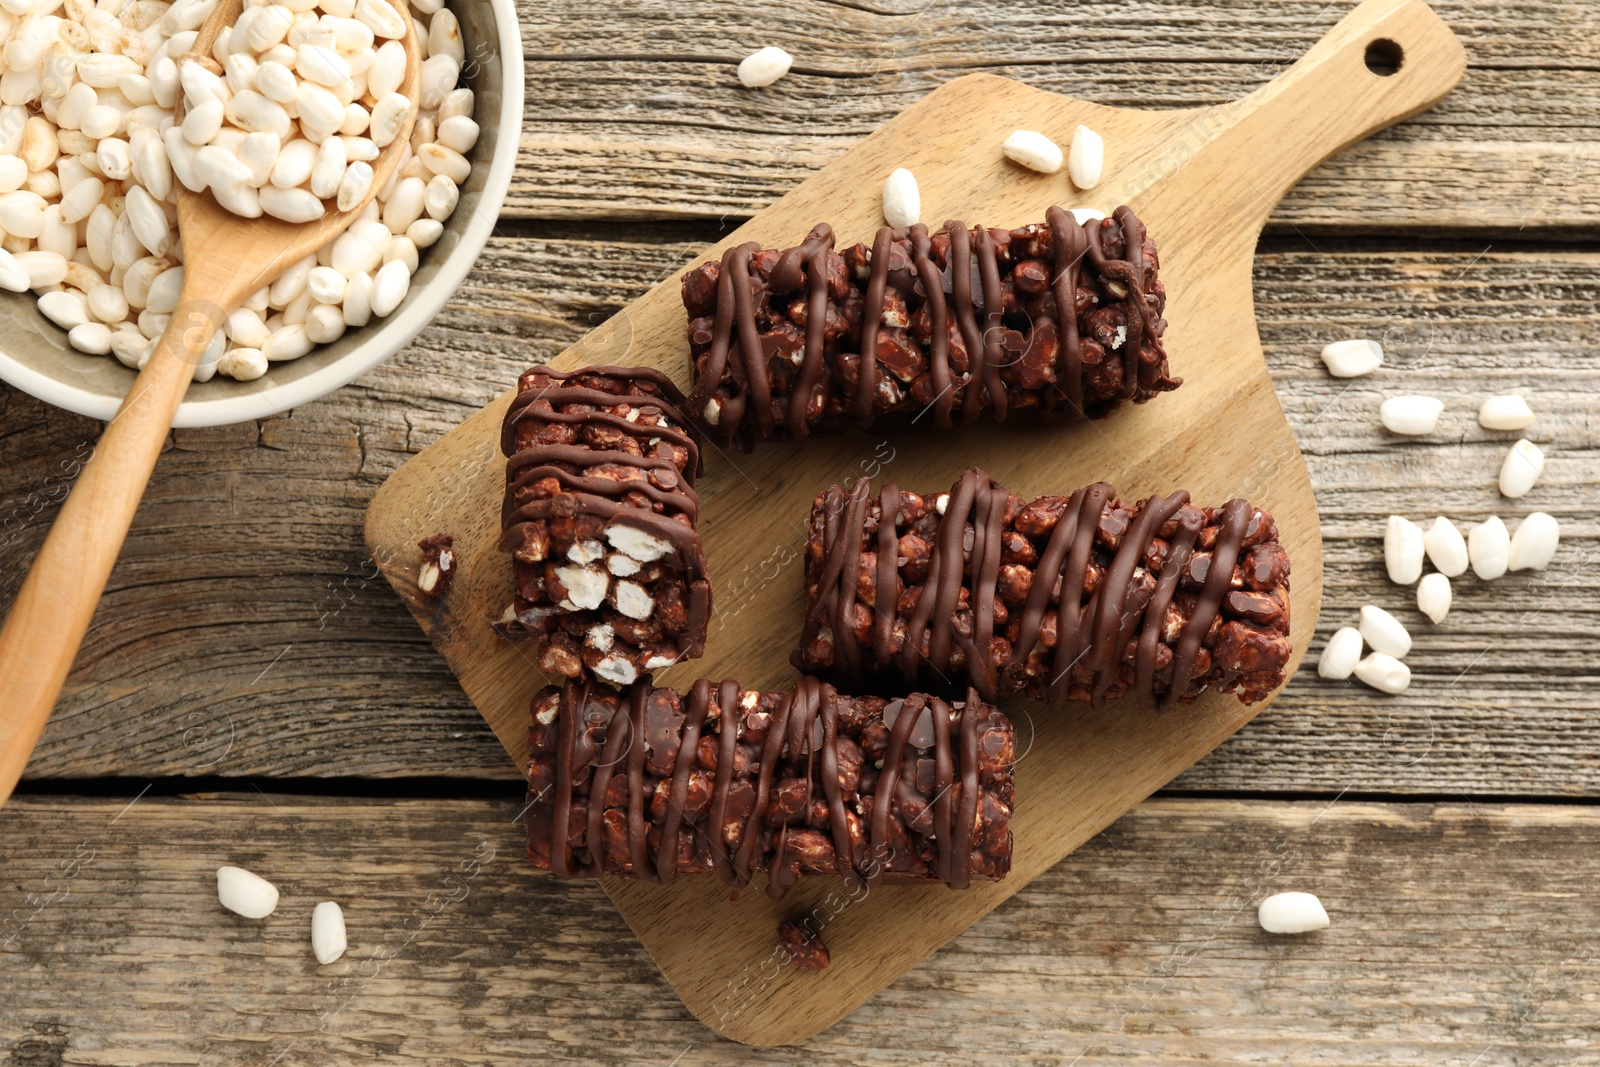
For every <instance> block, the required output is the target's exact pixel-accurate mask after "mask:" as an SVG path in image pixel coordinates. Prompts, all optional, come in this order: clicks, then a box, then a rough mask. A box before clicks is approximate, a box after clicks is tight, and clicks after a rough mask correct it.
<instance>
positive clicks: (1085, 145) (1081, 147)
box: [1067, 126, 1106, 189]
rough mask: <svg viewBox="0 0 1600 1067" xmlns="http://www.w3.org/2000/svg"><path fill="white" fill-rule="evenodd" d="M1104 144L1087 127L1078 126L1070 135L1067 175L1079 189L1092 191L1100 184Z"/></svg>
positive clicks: (1101, 139) (1103, 165) (1104, 154)
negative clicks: (1070, 143)
mask: <svg viewBox="0 0 1600 1067" xmlns="http://www.w3.org/2000/svg"><path fill="white" fill-rule="evenodd" d="M1105 158H1106V142H1105V140H1104V138H1102V137H1101V136H1100V135H1099V134H1098V133H1095V132H1094V131H1093V130H1091V129H1090V128H1089V127H1087V126H1079V127H1078V128H1077V129H1076V130H1074V131H1073V133H1072V146H1071V147H1070V148H1068V149H1067V174H1068V175H1069V176H1071V178H1072V184H1073V185H1076V186H1077V187H1078V188H1079V189H1093V188H1094V187H1095V186H1097V185H1099V184H1100V174H1101V172H1102V171H1103V170H1104V169H1105Z"/></svg>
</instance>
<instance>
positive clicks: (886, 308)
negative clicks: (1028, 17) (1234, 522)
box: [683, 207, 1181, 449]
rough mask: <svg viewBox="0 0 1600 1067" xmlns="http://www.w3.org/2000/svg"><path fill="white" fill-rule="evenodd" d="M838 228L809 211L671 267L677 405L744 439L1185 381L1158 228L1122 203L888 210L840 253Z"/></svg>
mask: <svg viewBox="0 0 1600 1067" xmlns="http://www.w3.org/2000/svg"><path fill="white" fill-rule="evenodd" d="M833 244H834V235H833V230H832V229H831V228H830V227H829V226H828V225H827V224H826V223H819V224H818V225H817V226H815V227H814V228H813V229H812V230H811V232H810V234H809V235H808V236H807V237H806V239H805V241H803V242H802V243H801V244H799V245H796V246H794V247H792V248H789V249H785V250H783V251H772V250H768V251H763V250H762V249H761V248H760V247H759V246H758V245H756V244H755V243H753V242H751V243H746V244H742V245H738V246H735V247H733V248H730V249H728V250H727V251H726V252H725V253H723V255H722V258H721V260H720V261H719V262H715V263H706V264H702V265H701V266H700V267H697V268H696V269H695V270H693V271H690V272H689V273H688V274H686V275H685V276H684V281H683V299H684V305H685V307H686V308H687V310H688V313H689V316H690V322H689V340H690V344H691V348H692V349H693V355H694V361H695V386H694V389H693V391H692V392H691V393H690V395H689V399H688V405H687V406H688V411H689V414H690V416H691V417H692V418H694V419H695V420H696V421H697V422H698V423H699V424H700V426H701V428H702V430H703V431H704V432H705V433H706V434H707V435H708V436H709V437H711V438H712V439H713V440H716V441H718V442H719V443H720V444H724V445H728V444H733V443H736V442H737V443H739V444H740V445H742V446H743V447H745V448H747V449H748V448H750V447H752V446H753V443H754V442H755V441H757V440H769V439H774V438H783V437H787V438H790V439H799V438H803V437H805V436H806V435H807V434H809V433H811V432H812V431H830V430H837V429H842V428H844V427H845V426H848V425H852V424H854V425H860V426H880V427H894V426H905V425H909V424H910V423H911V422H913V421H915V420H916V419H918V418H920V417H921V416H922V415H923V414H926V413H929V412H931V413H932V420H931V421H932V422H933V423H934V424H935V425H937V426H939V427H941V428H948V427H950V426H952V425H955V424H957V423H967V422H971V421H972V420H974V419H976V418H978V417H979V415H980V414H981V413H982V412H984V411H991V412H992V413H993V416H994V418H996V419H997V420H1003V419H1005V418H1006V417H1007V415H1008V414H1009V413H1010V412H1011V411H1012V410H1013V409H1021V408H1039V409H1043V410H1047V411H1048V410H1053V409H1055V408H1057V407H1062V406H1064V407H1065V408H1066V409H1067V410H1068V411H1069V412H1070V413H1071V414H1072V415H1074V416H1076V417H1099V416H1101V415H1104V414H1106V413H1108V412H1109V411H1110V410H1112V409H1113V408H1115V407H1117V406H1119V405H1120V404H1122V403H1123V402H1125V401H1133V402H1143V401H1145V400H1148V399H1149V398H1150V397H1152V396H1154V395H1156V394H1157V393H1159V392H1163V391H1166V390H1170V389H1175V388H1177V386H1178V385H1179V384H1180V382H1181V380H1180V379H1176V378H1171V377H1169V376H1168V374H1167V359H1166V352H1165V350H1164V349H1163V348H1162V345H1161V334H1162V332H1163V330H1164V328H1165V322H1164V320H1163V319H1162V318H1161V311H1162V309H1163V307H1164V306H1165V302H1166V299H1165V292H1164V290H1163V289H1162V287H1161V284H1160V282H1159V280H1158V279H1157V277H1156V273H1157V262H1156V251H1155V245H1154V243H1153V242H1151V241H1150V240H1149V237H1148V234H1147V233H1146V231H1145V228H1144V225H1143V223H1141V222H1140V221H1139V219H1138V217H1137V216H1136V215H1135V214H1134V213H1133V212H1132V211H1131V210H1129V209H1128V208H1126V207H1122V208H1118V209H1117V211H1116V214H1115V216H1114V217H1113V218H1111V219H1103V220H1095V221H1090V222H1086V223H1082V224H1080V223H1078V222H1077V221H1075V220H1074V219H1073V217H1072V216H1071V215H1070V214H1068V213H1067V212H1066V211H1063V210H1062V209H1061V208H1059V207H1052V208H1050V210H1049V211H1048V212H1047V214H1046V221H1045V223H1044V224H1043V225H1032V226H1026V227H1023V228H1021V229H1018V230H995V229H988V228H985V227H981V226H980V227H974V228H971V229H969V228H968V227H967V226H966V225H965V224H964V223H961V222H954V221H952V222H947V223H946V224H945V225H944V227H943V228H942V229H940V230H937V231H933V232H930V231H929V230H928V228H927V227H926V226H922V225H920V224H919V225H917V226H913V227H911V228H910V229H909V230H894V229H890V228H889V227H887V226H885V227H883V228H881V229H879V230H878V232H877V235H876V236H875V237H874V239H873V242H872V245H871V247H870V250H869V248H868V246H866V245H864V244H858V245H856V246H854V247H853V248H851V249H848V250H846V252H845V254H844V255H843V256H840V255H836V254H835V253H834V252H833ZM1061 308H1067V309H1069V312H1068V313H1067V314H1062V313H1061V312H1060V310H1059V309H1061ZM1118 352H1120V358H1117V357H1116V356H1115V353H1118Z"/></svg>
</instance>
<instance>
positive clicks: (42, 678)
mask: <svg viewBox="0 0 1600 1067" xmlns="http://www.w3.org/2000/svg"><path fill="white" fill-rule="evenodd" d="M390 3H392V4H393V5H394V7H395V8H396V9H397V10H398V11H399V12H400V13H401V14H402V15H404V16H405V23H406V35H405V37H404V38H403V44H404V46H405V50H406V76H405V80H404V81H403V82H402V83H401V86H400V90H399V91H400V92H401V93H402V94H404V95H405V96H406V97H407V98H408V99H410V100H411V101H412V106H411V109H410V111H409V112H408V114H407V115H406V117H405V120H404V122H403V123H402V125H401V128H400V132H399V134H398V136H396V137H395V139H394V141H392V142H391V143H390V144H389V145H388V146H387V147H386V148H384V150H383V152H382V153H381V154H380V155H379V156H378V158H377V159H376V160H374V161H373V163H372V175H373V176H372V187H371V188H370V189H369V190H368V191H367V196H366V198H365V199H363V200H362V202H361V203H360V204H359V205H357V206H356V207H355V208H354V209H353V210H351V211H348V212H330V213H328V214H326V215H324V216H323V217H322V218H320V219H317V220H315V221H313V222H308V223H289V222H283V221H281V220H278V219H274V218H270V217H262V218H257V219H245V218H240V217H239V216H237V215H234V214H232V213H231V212H229V211H227V210H226V209H224V208H223V207H222V206H221V205H219V204H218V203H217V202H216V200H215V199H214V198H213V197H212V196H211V194H210V193H209V192H205V193H195V192H190V191H189V190H188V189H186V188H184V187H183V184H182V183H181V182H180V183H177V190H178V232H179V236H180V238H181V240H182V242H183V271H184V273H183V292H182V294H181V295H180V297H179V300H178V307H177V310H176V311H175V312H174V313H173V315H172V321H171V323H170V324H169V325H168V327H167V330H166V332H165V333H163V334H162V335H161V338H160V340H158V341H157V342H156V346H155V349H154V351H152V353H151V355H150V358H149V360H148V361H147V362H146V363H145V366H144V369H143V370H141V371H140V372H139V377H138V379H137V380H136V381H135V382H134V383H133V388H132V389H130V390H129V391H128V395H127V398H126V399H124V400H123V402H122V406H121V407H120V408H118V409H117V414H116V415H115V416H114V417H113V418H112V420H111V421H110V422H109V423H107V424H106V428H105V432H104V433H102V434H101V436H100V443H99V445H98V446H97V447H96V448H95V451H94V455H93V456H91V457H90V459H89V462H88V463H87V464H86V465H85V466H84V468H83V471H82V472H81V473H80V474H79V476H78V480H77V483H76V484H75V485H74V486H73V488H72V492H71V494H70V495H69V496H68V497H67V499H66V502H65V503H64V504H62V506H61V513H60V514H59V515H58V516H57V517H56V521H55V525H54V526H53V527H52V528H51V530H50V534H49V536H48V537H46V538H45V542H44V546H43V547H42V548H40V549H39V554H38V556H37V557H36V558H35V559H34V561H33V568H32V570H30V571H29V572H28V577H27V580H26V581H25V582H24V583H23V585H22V591H21V592H20V593H18V595H17V600H16V603H15V604H14V605H12V608H11V614H10V615H9V616H8V617H7V618H6V622H5V627H4V628H3V629H0V804H3V803H4V802H5V800H6V798H7V797H9V796H10V795H11V791H12V790H13V789H14V788H15V787H16V784H17V780H18V779H19V778H21V777H22V770H23V768H24V767H25V766H26V765H27V762H28V757H29V755H31V754H32V752H33V746H34V745H35V743H37V742H38V740H39V734H40V732H41V731H42V730H43V729H44V724H45V721H46V720H47V719H48V718H49V717H50V711H51V709H52V708H53V707H54V706H55V702H56V697H57V696H58V695H60V693H61V686H62V685H63V683H65V681H66V678H67V672H68V670H69V669H70V668H71V666H72V661H73V658H74V657H75V656H76V655H77V651H78V646H79V645H80V644H82V642H83V638H84V634H85V633H87V632H88V629H89V620H90V619H91V617H92V616H93V615H94V609H95V605H96V604H98V603H99V601H100V595H101V593H102V592H104V590H105V585H106V580H107V578H109V577H110V575H111V567H112V565H113V564H114V563H116V560H117V555H118V553H119V552H120V551H121V549H122V541H123V538H124V537H126V536H127V532H128V527H129V526H131V525H132V523H133V515H134V512H135V511H136V510H138V507H139V500H140V498H141V497H142V496H143V495H144V490H145V485H146V484H147V483H148V482H149V480H150V472H151V471H152V470H154V469H155V465H156V457H157V456H159V455H160V454H161V449H162V446H163V445H164V444H165V442H166V439H167V431H168V430H169V429H171V427H172V420H173V417H174V416H175V415H176V414H177V411H178V404H179V403H180V402H181V401H182V400H183V395H184V393H185V391H187V389H188V388H189V382H190V379H191V378H192V377H193V375H194V369H195V365H196V362H197V361H198V358H199V356H200V354H201V353H202V352H204V351H205V348H206V345H207V344H209V343H210V341H211V338H212V336H213V335H214V334H215V333H216V332H217V331H218V330H219V329H221V328H222V325H223V322H224V321H225V320H226V318H227V316H228V314H229V313H230V312H232V311H234V310H235V309H236V308H238V307H239V306H240V305H241V304H242V303H244V301H245V300H246V299H247V298H248V297H249V296H250V294H251V293H254V292H256V291H257V290H259V289H260V288H261V287H262V286H264V285H269V284H271V283H272V282H273V281H274V280H275V279H276V278H278V276H279V275H281V274H283V272H284V271H286V270H287V269H288V268H289V267H290V266H292V265H293V264H295V263H297V262H299V261H300V260H302V259H305V258H306V257H307V256H309V255H312V254H314V253H315V252H316V251H317V249H319V248H321V247H323V246H324V245H326V244H327V243H328V242H330V241H332V240H333V239H334V238H336V237H338V236H339V234H340V233H342V232H344V230H345V229H346V228H347V227H348V226H349V225H350V223H351V222H353V221H355V219H356V217H357V216H358V215H359V214H360V213H361V210H362V209H363V208H365V207H366V206H367V204H368V203H369V202H370V201H371V199H372V197H374V196H376V195H377V192H378V190H379V189H381V188H382V187H383V185H384V183H385V182H386V181H387V180H388V178H389V176H390V175H391V174H392V173H393V172H394V170H395V168H396V167H397V166H398V165H399V163H400V159H401V157H402V156H403V154H404V152H405V148H406V146H407V145H408V144H409V143H410V140H411V130H412V126H413V125H414V124H415V122H416V115H417V104H418V101H419V100H420V95H421V94H420V84H421V78H422V57H421V51H420V48H419V45H418V43H417V36H416V27H415V25H414V24H413V23H412V21H411V16H410V12H409V11H407V10H406V0H390ZM242 8H243V0H222V2H221V3H219V4H218V5H217V9H216V10H215V11H213V12H212V14H211V17H210V18H208V19H207V20H206V22H205V25H204V26H202V27H201V29H200V34H199V36H198V37H197V38H196V40H195V43H194V51H193V52H191V53H190V55H189V56H187V57H186V59H188V60H194V61H196V62H200V63H202V64H204V65H205V66H206V67H207V68H208V69H210V70H212V71H213V72H218V71H220V68H219V67H218V65H217V63H216V61H215V60H213V59H212V58H211V48H212V45H213V43H214V42H215V41H216V38H217V34H218V33H219V32H221V30H222V28H223V27H225V26H231V25H233V23H234V22H235V21H236V20H237V19H238V17H239V13H240V11H241V10H242ZM180 118H181V114H180Z"/></svg>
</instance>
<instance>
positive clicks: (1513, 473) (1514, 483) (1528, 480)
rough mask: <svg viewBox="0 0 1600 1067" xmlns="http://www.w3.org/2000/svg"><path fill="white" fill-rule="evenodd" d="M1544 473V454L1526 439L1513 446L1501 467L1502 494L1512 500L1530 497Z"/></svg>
mask: <svg viewBox="0 0 1600 1067" xmlns="http://www.w3.org/2000/svg"><path fill="white" fill-rule="evenodd" d="M1543 473H1544V453H1543V452H1541V451H1540V450H1539V446H1538V445H1536V444H1534V443H1533V442H1532V441H1530V440H1528V439H1527V438H1526V437H1524V438H1523V439H1522V440H1520V441H1518V442H1517V443H1516V444H1514V445H1512V446H1511V451H1510V452H1508V453H1506V461H1505V462H1504V463H1503V464H1501V466H1500V492H1501V494H1502V495H1504V496H1508V497H1510V498H1511V499H1512V500H1518V499H1520V498H1522V497H1525V496H1527V495H1528V493H1529V491H1530V490H1532V489H1533V487H1534V486H1535V485H1536V484H1538V481H1539V476H1540V475H1541V474H1543Z"/></svg>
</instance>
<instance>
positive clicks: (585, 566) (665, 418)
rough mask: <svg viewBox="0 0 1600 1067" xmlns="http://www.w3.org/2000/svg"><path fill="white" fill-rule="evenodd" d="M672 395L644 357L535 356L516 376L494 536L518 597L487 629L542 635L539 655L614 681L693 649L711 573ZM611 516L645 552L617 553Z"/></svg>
mask: <svg viewBox="0 0 1600 1067" xmlns="http://www.w3.org/2000/svg"><path fill="white" fill-rule="evenodd" d="M682 405H683V396H682V394H681V393H680V392H679V391H678V389H677V387H676V386H675V385H674V384H673V383H672V381H671V379H669V378H667V377H666V376H665V375H663V374H661V373H660V372H659V371H655V370H651V369H649V368H639V367H609V366H607V367H586V368H583V369H581V370H577V371H570V372H565V373H563V372H558V371H551V370H548V369H546V368H543V367H535V368H533V369H532V370H530V371H528V372H527V374H525V375H524V376H523V378H522V380H521V382H520V383H519V388H518V393H517V396H516V398H515V399H514V400H513V402H512V404H511V407H510V409H509V410H508V411H507V413H506V418H505V422H504V423H503V425H502V428H501V442H500V443H501V450H502V451H503V452H504V453H505V455H506V456H507V461H506V494H505V502H504V505H503V507H502V514H501V518H502V523H503V532H502V534H501V538H500V548H501V550H502V551H505V552H509V553H510V554H511V555H512V557H513V561H514V568H515V570H516V572H517V597H516V600H515V601H514V603H513V605H512V610H511V612H510V614H509V616H508V618H506V619H504V620H502V622H501V623H500V629H501V632H502V633H504V634H505V635H506V636H512V637H516V636H526V635H528V634H537V635H542V636H544V637H546V639H547V645H546V649H545V652H544V654H543V655H542V656H541V659H540V666H541V667H543V668H544V669H546V670H549V671H552V672H554V673H557V674H563V675H568V676H571V675H576V674H578V673H579V672H580V671H581V670H582V669H583V668H584V667H585V666H587V667H588V668H589V669H590V670H597V671H598V672H599V673H600V674H601V675H602V676H604V677H608V678H610V679H611V680H613V681H616V682H619V683H621V684H626V683H628V682H631V681H632V680H633V679H634V678H635V677H637V676H638V675H640V674H643V673H646V672H648V671H649V670H652V669H655V668H656V667H659V666H664V665H666V663H668V662H675V661H676V660H677V659H679V658H684V657H689V656H698V655H700V653H701V652H702V651H703V648H704V642H705V630H706V623H707V620H708V618H709V616H710V611H711V587H710V582H709V581H708V580H707V578H706V573H705V555H704V552H703V550H702V549H701V544H700V535H699V533H698V532H697V531H696V529H695V522H696V520H697V518H698V515H699V508H700V501H699V497H698V496H697V495H696V494H695V490H694V482H695V477H696V475H697V473H698V472H699V469H700V448H699V443H698V441H697V440H696V437H695V433H694V430H693V426H692V424H691V423H690V422H689V421H688V420H687V419H686V418H685V416H684V414H683V411H682ZM618 527H626V528H628V529H631V530H634V531H637V532H638V533H639V534H640V535H643V536H644V537H646V538H648V539H650V542H649V543H650V544H651V545H652V546H653V547H652V548H651V550H650V552H646V553H644V554H646V555H650V554H651V552H654V551H655V550H656V549H661V550H662V551H661V552H660V554H659V555H652V558H650V559H632V558H623V559H621V560H620V561H619V558H618V557H619V554H620V555H621V556H623V557H625V556H626V553H625V552H623V550H622V548H621V547H619V542H618V540H617V538H618V536H619V532H618V529H617V528H618ZM563 575H564V576H566V577H567V578H568V579H570V580H571V581H570V582H569V584H568V585H563V584H562V576H563ZM579 580H581V581H583V582H584V583H587V584H588V585H590V586H592V587H593V588H601V589H603V591H604V595H605V598H606V601H605V603H599V604H588V603H587V599H588V598H585V597H583V596H582V595H581V594H579V593H577V592H575V591H574V589H573V588H569V586H576V584H577V582H578V581H579ZM624 586H626V587H627V588H626V593H627V594H628V595H630V596H631V599H629V600H626V601H625V600H624V599H623V593H624ZM634 587H637V589H635V588H634ZM591 593H592V589H591ZM646 594H649V596H650V610H649V612H648V613H645V603H646V602H645V600H644V599H643V598H644V596H645V595H646ZM663 597H665V598H666V604H665V606H664V607H663V605H662V604H661V603H660V601H661V600H662V598H663ZM578 600H584V601H585V603H584V604H583V605H582V606H577V605H576V604H575V602H576V601H578ZM629 611H631V612H632V614H629V613H628V612H629ZM680 615H681V616H682V617H681V618H680V617H679V616H680ZM597 627H598V628H600V629H598V630H597V629H596V628H597ZM591 660H592V661H593V662H588V661H591ZM601 664H604V666H601Z"/></svg>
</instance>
